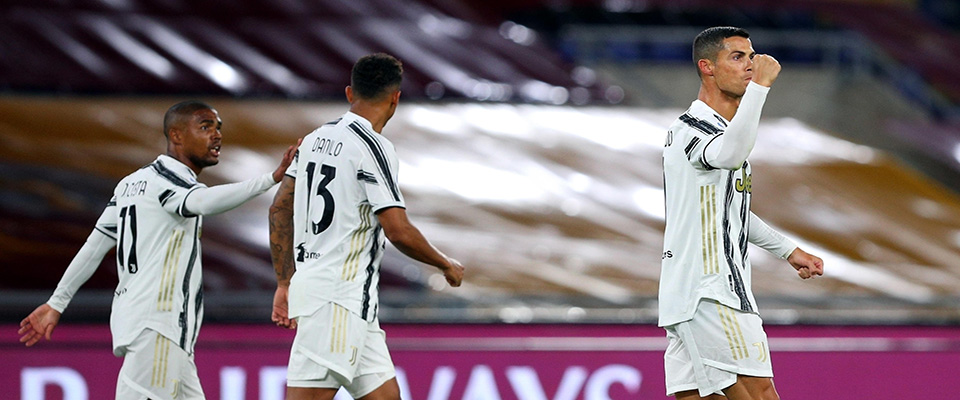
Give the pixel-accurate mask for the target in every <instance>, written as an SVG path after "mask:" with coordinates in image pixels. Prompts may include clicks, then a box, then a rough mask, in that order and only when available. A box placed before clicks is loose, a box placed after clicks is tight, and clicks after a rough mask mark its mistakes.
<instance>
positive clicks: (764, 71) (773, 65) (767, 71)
mask: <svg viewBox="0 0 960 400" xmlns="http://www.w3.org/2000/svg"><path fill="white" fill-rule="evenodd" d="M779 75H780V63H779V62H778V61H777V59H776V58H773V56H769V55H766V54H757V55H755V56H753V79H752V80H753V81H754V82H756V83H757V84H758V85H762V86H766V87H770V86H771V85H773V81H775V80H777V76H779Z"/></svg>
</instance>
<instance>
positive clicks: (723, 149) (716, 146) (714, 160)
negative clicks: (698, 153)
mask: <svg viewBox="0 0 960 400" xmlns="http://www.w3.org/2000/svg"><path fill="white" fill-rule="evenodd" d="M769 91H770V88H769V87H766V86H761V85H759V84H757V83H756V82H750V83H749V84H747V89H746V92H745V93H744V95H743V98H742V99H741V100H740V106H739V107H738V109H737V114H736V115H734V117H733V119H732V120H731V121H730V125H729V126H727V127H726V129H725V131H724V132H723V133H722V134H720V135H717V136H716V137H715V138H714V139H713V140H711V141H710V143H708V144H707V148H706V149H705V150H704V152H703V161H704V163H705V164H707V165H710V166H712V167H713V168H719V169H732V170H737V169H740V168H742V167H743V163H744V161H746V160H747V157H748V156H750V153H751V152H752V151H753V147H754V145H756V143H757V129H758V126H759V124H760V111H761V110H762V109H763V103H764V102H765V101H766V99H767V93H768V92H769Z"/></svg>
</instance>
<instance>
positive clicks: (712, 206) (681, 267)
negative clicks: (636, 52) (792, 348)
mask: <svg viewBox="0 0 960 400" xmlns="http://www.w3.org/2000/svg"><path fill="white" fill-rule="evenodd" d="M749 37H750V35H749V34H748V33H747V31H745V30H743V29H740V28H734V27H714V28H710V29H707V30H704V31H703V32H702V33H700V34H699V35H698V36H697V38H696V39H695V40H694V44H693V61H694V63H695V64H696V66H697V72H698V74H699V75H700V92H699V95H698V97H697V100H695V101H694V102H693V104H691V105H690V108H689V109H688V110H687V111H686V112H685V113H683V115H681V116H680V118H678V119H677V120H676V121H674V122H673V124H671V125H670V128H669V131H668V132H667V139H666V146H665V148H664V151H663V169H664V188H665V189H664V191H665V194H666V210H667V211H666V229H665V233H664V249H663V257H662V259H663V261H662V269H661V272H660V294H659V302H660V306H659V308H660V315H659V325H660V326H662V327H664V328H665V329H666V331H667V338H668V342H669V344H668V346H667V350H666V353H665V355H664V368H665V373H666V385H667V395H668V396H669V395H673V396H675V397H676V398H677V399H684V400H686V399H699V398H722V397H721V396H720V395H721V394H723V395H726V397H728V398H730V399H733V400H744V399H750V400H768V399H778V398H779V397H778V395H777V391H776V389H774V386H773V379H772V378H773V369H772V368H771V365H770V356H769V348H768V346H767V337H766V334H765V333H764V331H763V327H762V326H761V320H760V316H759V314H758V313H757V303H756V300H754V297H753V293H752V290H751V284H750V282H751V277H750V276H751V272H750V259H749V256H748V253H747V243H754V244H756V245H758V246H760V247H761V248H763V249H765V250H767V251H769V252H771V253H773V254H774V255H776V256H777V257H780V258H783V259H785V260H787V262H789V263H790V265H791V266H792V267H793V268H795V269H796V270H797V273H798V274H799V275H800V277H801V278H804V279H807V278H810V277H813V276H817V275H822V274H823V261H822V260H821V259H820V258H818V257H815V256H812V255H810V254H808V253H806V252H804V251H803V250H801V249H800V248H798V247H797V246H796V245H795V244H794V243H793V242H792V241H791V240H789V239H787V238H785V237H783V236H782V235H781V234H779V233H778V232H776V231H774V230H773V229H771V228H770V227H769V226H768V225H766V224H765V223H764V222H763V221H761V220H760V218H757V216H756V215H754V214H753V213H752V212H751V211H750V196H751V190H752V187H751V166H750V163H749V162H747V156H749V155H750V152H751V151H752V150H753V146H754V143H755V142H756V137H757V125H758V123H759V120H760V110H761V108H762V107H763V103H764V101H765V100H766V96H767V92H768V91H769V90H770V86H771V85H772V84H773V82H774V81H775V80H776V79H777V75H778V74H779V73H780V64H779V63H778V62H777V60H776V59H774V58H773V57H771V56H768V55H763V54H756V53H755V52H754V50H753V46H752V44H751V42H750V39H749Z"/></svg>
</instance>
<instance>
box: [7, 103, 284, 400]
mask: <svg viewBox="0 0 960 400" xmlns="http://www.w3.org/2000/svg"><path fill="white" fill-rule="evenodd" d="M221 125H222V123H221V121H220V116H219V115H218V113H217V111H216V110H215V109H213V108H212V107H211V106H209V105H207V104H206V103H202V102H198V101H185V102H181V103H178V104H176V105H174V106H172V107H170V109H169V110H168V111H167V113H166V115H165V116H164V136H166V138H167V153H166V154H163V155H160V156H159V157H157V159H156V160H155V161H153V162H152V163H150V164H148V165H146V166H145V167H143V168H140V169H139V170H137V171H136V172H134V173H132V174H130V175H127V176H126V177H125V178H123V179H122V180H120V183H119V184H117V187H116V189H114V193H113V198H112V199H111V200H110V202H109V203H107V207H106V209H104V211H103V214H102V215H101V216H100V219H99V220H98V221H97V224H96V227H95V229H94V230H93V232H92V233H91V234H90V237H89V238H87V242H86V243H85V244H84V245H83V247H82V248H81V249H80V251H79V252H78V253H77V255H76V257H74V259H73V261H72V262H71V263H70V265H69V266H68V267H67V269H66V271H65V272H64V274H63V278H61V280H60V283H59V284H58V285H57V288H56V290H55V291H54V293H53V295H52V296H51V297H50V300H48V301H47V303H45V304H43V305H41V306H40V307H38V308H37V309H36V310H35V311H33V313H31V314H30V315H29V316H28V317H27V318H25V319H24V320H23V321H22V322H21V323H20V326H21V328H20V331H19V333H20V334H21V335H23V336H22V337H21V339H20V341H21V342H24V343H26V345H27V346H32V345H33V344H35V343H37V342H38V341H39V340H41V338H43V337H46V339H47V340H50V337H51V334H52V332H53V329H54V328H55V327H56V325H57V323H58V322H59V319H60V315H61V314H62V313H63V311H64V310H65V309H66V308H67V305H68V304H69V303H70V300H71V299H72V298H73V296H74V294H75V293H76V292H77V290H78V289H79V288H80V286H81V285H83V283H84V282H86V281H87V279H89V278H90V276H91V275H92V274H93V272H94V271H95V270H96V268H97V266H99V265H100V261H101V260H102V259H103V257H104V256H105V255H106V253H107V252H108V251H109V250H110V249H112V248H114V247H115V248H116V250H117V273H118V275H119V280H120V282H119V284H118V285H117V289H116V291H115V292H114V298H113V305H112V308H111V314H110V331H111V333H112V335H113V352H114V354H115V355H117V356H118V357H123V358H124V360H123V366H122V367H121V369H120V374H119V378H118V379H117V399H144V398H151V399H202V398H204V396H203V391H202V389H201V387H200V382H199V379H198V378H197V370H196V364H195V363H194V360H193V350H194V345H195V343H196V339H197V334H198V333H199V331H200V325H201V321H202V320H203V284H202V280H203V278H202V272H201V270H202V268H201V265H200V231H201V228H202V216H203V215H210V214H217V213H221V212H224V211H227V210H230V209H232V208H235V207H237V206H239V205H240V204H243V203H244V202H246V201H247V200H249V199H251V198H253V197H254V196H256V195H258V194H260V193H263V192H264V191H266V190H267V189H269V188H271V187H273V185H275V184H276V183H277V182H279V181H280V180H281V179H282V178H283V173H284V171H285V170H286V168H287V167H288V166H289V165H290V163H291V162H292V160H293V157H294V153H295V146H291V147H290V148H289V149H288V150H287V152H286V153H285V154H284V157H283V159H282V160H281V162H280V165H279V166H278V167H277V169H276V170H275V171H273V172H271V173H266V174H263V175H261V176H259V177H256V178H253V179H250V180H247V181H243V182H238V183H233V184H227V185H219V186H213V187H207V186H206V185H204V184H202V183H200V182H198V181H197V175H199V174H200V171H201V170H202V169H203V168H205V167H208V166H212V165H216V164H217V163H218V162H219V159H220V144H221V139H222V135H221V132H220V127H221Z"/></svg>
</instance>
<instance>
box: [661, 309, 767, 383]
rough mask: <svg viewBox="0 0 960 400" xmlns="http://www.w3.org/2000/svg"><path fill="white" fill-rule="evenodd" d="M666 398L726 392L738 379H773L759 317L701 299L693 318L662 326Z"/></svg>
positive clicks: (764, 335)
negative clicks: (683, 393)
mask: <svg viewBox="0 0 960 400" xmlns="http://www.w3.org/2000/svg"><path fill="white" fill-rule="evenodd" d="M664 329H666V330H667V340H668V342H669V343H668V344H667V351H666V353H664V356H663V366H664V372H665V375H666V381H667V382H666V383H667V396H672V395H673V394H675V393H677V392H681V391H685V390H694V389H697V390H699V392H700V396H701V397H707V396H708V395H710V394H714V393H715V394H723V393H722V390H723V389H726V388H728V387H730V386H731V385H733V384H734V383H737V375H746V376H759V377H771V378H772V377H773V366H772V365H771V364H770V349H769V346H768V345H767V334H766V333H765V332H764V331H763V325H762V320H761V319H760V316H759V315H757V314H753V313H745V312H742V311H739V310H735V309H732V308H730V307H727V306H725V305H722V304H720V303H718V302H716V301H714V300H710V299H702V300H700V303H699V304H698V305H697V311H696V313H695V314H694V316H693V319H691V320H689V321H684V322H681V323H679V324H676V325H670V326H666V327H664Z"/></svg>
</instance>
